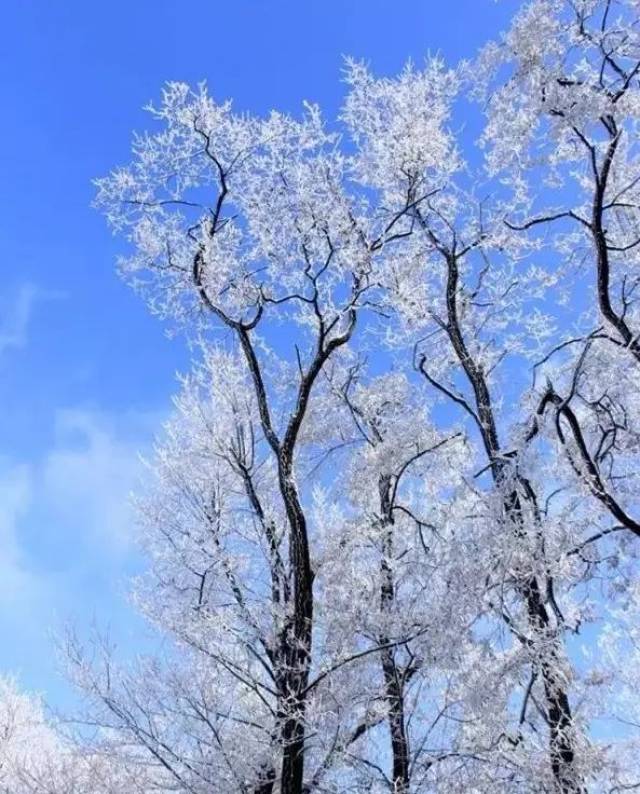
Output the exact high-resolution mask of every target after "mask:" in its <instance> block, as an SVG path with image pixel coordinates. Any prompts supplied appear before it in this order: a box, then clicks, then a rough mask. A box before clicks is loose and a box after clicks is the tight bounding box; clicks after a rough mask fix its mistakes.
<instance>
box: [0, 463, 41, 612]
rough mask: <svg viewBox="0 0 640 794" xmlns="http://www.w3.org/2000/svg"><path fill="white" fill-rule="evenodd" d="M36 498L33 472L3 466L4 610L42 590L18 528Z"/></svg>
mask: <svg viewBox="0 0 640 794" xmlns="http://www.w3.org/2000/svg"><path fill="white" fill-rule="evenodd" d="M32 498H33V477H32V472H31V470H30V468H29V466H27V465H26V464H19V465H15V466H10V465H8V464H7V463H6V462H3V463H2V464H1V465H0V549H2V553H1V554H0V599H1V601H2V604H3V607H5V608H7V607H9V608H12V609H13V608H15V607H16V605H18V604H19V603H20V602H21V601H22V600H23V599H24V597H25V595H28V594H31V595H33V593H34V590H36V589H39V585H38V580H37V579H36V578H35V577H33V576H32V574H31V573H30V572H29V569H28V564H27V561H26V560H25V558H24V554H23V551H22V549H21V545H20V538H19V525H20V521H21V520H22V519H23V517H24V516H25V515H26V513H27V512H28V510H29V506H30V504H31V500H32Z"/></svg>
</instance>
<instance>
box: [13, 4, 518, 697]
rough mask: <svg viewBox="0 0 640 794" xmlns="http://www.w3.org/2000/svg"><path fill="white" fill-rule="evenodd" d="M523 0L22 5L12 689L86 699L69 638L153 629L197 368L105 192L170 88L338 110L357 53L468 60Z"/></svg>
mask: <svg viewBox="0 0 640 794" xmlns="http://www.w3.org/2000/svg"><path fill="white" fill-rule="evenodd" d="M517 5H518V4H517V2H515V0H511V1H510V0H503V2H500V3H497V2H493V0H457V2H456V3H450V4H446V3H442V2H439V1H438V0H233V1H230V2H227V3H221V2H218V0H182V2H178V1H177V0H128V2H124V0H110V2H108V3H96V2H87V0H63V1H62V2H53V1H52V0H13V1H12V2H5V3H3V4H2V14H1V19H2V23H3V24H2V27H1V29H2V33H1V34H0V35H1V36H2V42H1V44H0V74H2V82H1V84H0V107H2V109H3V114H2V115H3V120H2V124H0V172H1V173H2V175H3V185H4V189H3V190H2V191H1V193H0V204H1V207H0V219H1V220H0V262H1V263H2V264H1V270H2V279H1V280H0V406H1V410H0V544H1V545H0V636H2V637H3V638H4V641H3V642H2V643H0V672H14V673H17V674H18V675H19V677H20V680H21V682H22V684H23V685H24V686H25V687H28V688H31V689H37V690H40V691H42V692H44V693H45V694H46V695H47V697H48V698H49V699H50V700H51V701H52V702H53V703H54V704H64V703H65V702H67V699H68V697H69V692H68V688H67V687H66V684H65V682H64V679H63V678H62V677H61V675H60V674H59V673H58V671H57V662H56V658H55V655H54V653H53V644H52V641H51V637H50V635H51V633H52V632H56V631H58V630H59V629H60V627H61V626H62V625H63V624H64V623H65V621H69V620H70V621H72V622H74V623H75V624H76V625H77V626H78V627H79V630H80V631H81V632H82V631H84V630H86V629H87V627H88V626H89V625H90V624H91V622H93V621H94V620H95V621H96V622H98V623H99V624H100V625H107V624H109V625H110V627H111V631H112V633H113V635H114V637H115V638H116V640H118V642H119V644H120V646H121V647H122V648H123V650H124V652H125V653H126V652H129V651H132V650H133V649H135V648H136V646H137V643H138V641H139V640H138V638H139V634H140V631H141V626H140V623H139V622H138V621H137V619H136V617H135V615H134V613H133V611H132V609H131V608H130V607H129V606H128V604H127V600H126V597H125V593H126V588H127V584H126V582H127V578H128V577H129V576H130V574H131V573H132V572H133V571H135V570H137V569H138V567H139V565H140V560H139V559H138V558H137V556H136V553H135V545H134V540H133V530H132V522H131V516H130V511H129V508H128V503H127V499H128V494H129V492H130V491H131V489H132V488H133V487H135V483H136V481H137V479H138V478H139V474H140V464H139V458H138V456H139V453H140V452H144V450H145V449H147V448H148V446H149V443H150V440H151V438H152V436H153V433H154V431H155V430H157V429H158V425H159V423H160V422H161V421H162V418H163V416H165V415H166V413H167V411H168V410H169V403H170V396H171V394H172V392H173V391H174V376H175V373H176V371H177V370H181V369H185V367H186V365H187V360H188V359H187V355H186V352H185V349H184V345H183V343H182V342H181V340H179V339H174V340H170V339H168V338H167V336H166V335H165V333H164V329H163V327H162V325H161V323H159V322H158V321H157V320H155V319H154V318H151V317H149V315H148V314H147V311H146V309H145V307H144V305H143V304H142V302H141V301H140V300H139V299H138V298H137V297H136V296H135V295H134V294H133V293H132V292H130V290H129V289H128V288H127V287H125V286H124V285H123V284H122V283H121V282H120V280H119V279H118V277H117V275H116V272H115V268H114V261H115V257H116V255H117V253H118V250H119V246H120V245H121V243H120V242H119V241H118V240H117V239H114V238H112V237H111V235H110V234H109V232H108V231H107V229H106V227H105V224H104V221H103V219H102V217H101V216H100V215H99V214H98V213H97V212H95V211H94V210H92V209H91V207H90V203H91V200H92V197H93V187H92V184H91V180H92V179H93V178H94V177H96V176H101V175H103V174H105V173H106V172H107V171H109V170H110V169H111V168H112V167H113V166H114V165H116V164H118V163H123V162H126V161H127V160H128V152H129V143H130V138H131V132H132V131H133V130H134V129H138V130H141V129H144V128H145V127H146V126H148V120H147V118H146V114H145V113H144V112H143V110H142V106H143V105H144V104H146V103H147V102H148V101H149V100H151V99H155V98H157V97H158V95H159V90H160V87H161V85H162V83H163V82H164V81H165V80H185V81H188V82H193V83H195V82H198V81H200V80H206V81H207V82H208V84H209V86H210V90H211V91H212V93H213V94H214V96H216V98H218V99H222V98H226V97H232V98H233V99H234V103H235V107H236V108H237V109H242V110H250V111H253V112H257V113H260V112H266V111H268V110H269V109H270V108H272V107H277V108H279V109H281V110H288V111H291V112H297V111H298V109H299V108H300V105H301V102H302V101H303V100H305V99H307V100H311V101H317V102H319V103H320V104H321V105H322V106H323V108H324V110H325V114H326V115H327V116H328V117H331V116H333V115H335V113H336V112H337V110H338V108H339V106H340V102H341V97H342V91H343V87H342V86H341V84H340V70H341V61H342V56H343V55H347V54H349V55H354V56H356V57H360V58H364V59H366V60H367V61H369V62H370V63H371V66H372V67H373V68H374V70H375V71H376V72H380V73H393V72H395V71H398V70H399V69H400V68H401V67H402V65H403V63H404V62H405V61H406V60H407V59H408V58H412V59H413V60H415V61H420V60H421V59H422V57H423V56H424V55H425V54H426V53H427V52H428V51H430V52H432V53H434V52H440V53H441V54H442V55H443V56H444V57H445V59H447V60H449V61H451V62H456V61H457V60H459V59H460V58H462V57H470V56H472V55H473V54H474V52H475V51H476V49H477V48H478V46H480V45H481V44H482V43H483V42H484V41H486V40H487V39H489V38H491V37H493V36H495V35H496V33H497V32H498V31H499V30H501V29H503V28H504V27H505V25H506V21H507V18H508V16H509V15H510V14H511V13H512V12H513V9H514V6H517Z"/></svg>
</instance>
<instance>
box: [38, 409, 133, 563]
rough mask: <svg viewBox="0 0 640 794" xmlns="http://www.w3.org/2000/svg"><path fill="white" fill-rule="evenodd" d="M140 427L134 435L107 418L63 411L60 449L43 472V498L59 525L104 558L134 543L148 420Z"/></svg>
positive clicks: (48, 459)
mask: <svg viewBox="0 0 640 794" xmlns="http://www.w3.org/2000/svg"><path fill="white" fill-rule="evenodd" d="M127 424H128V425H130V424H131V421H129V422H127ZM135 424H136V425H137V427H136V428H135V430H134V432H133V433H132V434H131V433H130V430H131V428H130V427H129V428H122V427H120V428H118V426H117V425H118V423H117V422H116V421H114V419H113V418H110V417H108V416H107V415H105V414H100V413H96V412H91V411H87V410H64V411H60V412H58V414H57V417H56V423H55V444H54V446H53V448H52V449H50V450H49V451H48V453H47V455H46V456H45V458H44V460H43V461H42V464H41V467H40V475H41V476H40V482H39V492H40V494H41V497H42V498H44V499H45V500H46V502H47V504H48V505H49V511H50V514H52V515H53V516H54V517H55V523H56V524H57V525H64V526H66V527H68V528H70V529H72V530H73V531H75V532H78V533H79V537H78V538H77V541H78V542H79V543H80V544H81V545H90V546H91V545H93V546H97V547H98V548H97V549H96V551H99V552H100V553H104V552H105V551H106V552H109V553H120V552H124V551H126V550H127V549H128V548H129V547H130V545H131V542H132V539H133V525H134V520H133V515H132V511H131V505H130V501H131V500H130V494H131V491H132V490H133V489H134V488H135V487H136V484H137V482H138V480H139V478H140V475H141V473H142V465H141V463H140V457H139V453H140V450H141V447H142V446H144V442H145V441H147V439H146V438H145V439H142V438H141V436H142V435H144V433H142V432H141V429H142V430H144V429H145V427H146V425H147V424H148V419H147V417H144V416H141V417H138V420H137V421H136V422H135ZM128 431H129V432H128Z"/></svg>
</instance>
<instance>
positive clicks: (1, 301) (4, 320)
mask: <svg viewBox="0 0 640 794" xmlns="http://www.w3.org/2000/svg"><path fill="white" fill-rule="evenodd" d="M64 297H65V296H64V293H62V292H55V291H51V290H44V289H42V288H40V287H38V286H36V285H35V284H31V283H25V284H21V285H20V286H19V287H17V289H15V290H14V291H13V292H12V293H9V294H4V295H2V296H1V297H0V357H1V356H3V355H4V354H5V353H6V352H7V350H12V349H19V348H24V347H25V346H26V344H27V341H28V331H29V325H30V323H31V319H32V317H33V312H34V309H35V306H36V304H37V303H38V302H42V301H49V300H59V299H61V298H64Z"/></svg>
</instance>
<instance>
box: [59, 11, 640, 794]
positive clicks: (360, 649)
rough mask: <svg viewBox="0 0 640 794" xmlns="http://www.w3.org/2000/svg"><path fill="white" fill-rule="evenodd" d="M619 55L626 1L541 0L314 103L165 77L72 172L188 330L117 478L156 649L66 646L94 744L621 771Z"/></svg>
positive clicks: (568, 778)
mask: <svg viewBox="0 0 640 794" xmlns="http://www.w3.org/2000/svg"><path fill="white" fill-rule="evenodd" d="M639 75H640V42H639V40H638V19H637V14H636V12H635V10H634V6H633V4H632V3H630V2H622V1H621V2H618V3H614V2H613V0H611V1H609V0H579V1H578V2H573V3H572V2H568V1H567V2H565V0H534V2H531V3H528V4H526V5H524V6H523V8H522V9H521V11H520V12H519V13H518V14H517V15H516V18H515V20H514V22H513V25H512V27H511V29H510V31H509V32H508V33H507V34H505V36H504V37H503V39H502V41H501V42H500V43H499V44H495V45H490V46H489V47H487V48H486V50H485V51H484V52H483V53H482V55H481V56H480V58H479V59H477V60H476V61H475V62H474V63H473V64H462V65H461V66H460V67H459V68H456V69H452V70H450V69H447V68H446V67H445V66H444V65H443V64H442V63H441V62H440V61H439V60H438V59H429V60H427V62H426V64H425V65H424V67H423V68H420V69H418V68H415V67H412V66H409V67H407V68H406V69H405V70H404V71H403V72H402V73H401V74H400V75H398V76H397V77H395V78H376V77H374V76H373V75H372V74H371V73H370V72H369V70H368V69H367V68H366V67H365V66H363V65H362V64H359V63H356V62H348V65H347V70H346V81H347V84H348V93H347V97H346V99H345V103H344V107H343V111H342V115H341V118H340V120H339V123H338V124H336V125H335V127H331V128H330V127H328V126H327V125H325V123H324V122H323V121H322V118H321V115H320V112H319V110H318V108H316V107H315V106H306V108H305V112H304V114H303V116H302V118H301V119H299V120H298V119H294V118H292V117H290V116H286V115H282V114H278V113H275V112H274V113H272V114H271V115H269V116H268V117H266V118H256V117H253V116H249V115H241V114H236V113H234V112H233V111H232V108H231V105H230V104H229V103H223V104H219V103H216V102H215V101H214V100H213V99H212V98H211V97H210V95H209V94H208V93H207V90H206V88H205V87H204V86H199V87H198V88H197V89H195V90H191V89H189V88H188V87H187V86H185V85H183V84H178V83H171V84H169V85H168V86H167V87H166V88H165V91H164V93H163V97H162V103H161V105H160V106H159V107H157V108H155V107H151V108H150V112H151V114H152V116H153V117H154V119H155V120H156V121H157V122H158V123H159V124H160V130H159V131H156V132H154V133H152V134H147V135H143V136H139V137H137V138H136V139H135V141H134V158H133V162H132V164H131V165H130V166H128V167H127V168H122V169H118V170H116V171H114V172H113V173H112V174H111V175H110V176H108V177H106V178H105V179H102V180H99V181H98V199H97V203H98V205H99V206H100V207H101V208H102V209H103V210H104V211H105V213H106V215H107V217H108V220H109V222H110V223H111V225H112V226H113V228H114V229H115V230H116V231H118V232H121V233H123V234H124V236H125V237H126V239H127V241H128V245H129V248H130V250H129V253H128V255H126V256H125V257H123V259H122V261H121V269H122V272H123V273H124V275H125V277H126V278H128V279H129V280H130V281H131V282H132V283H133V285H134V286H135V287H136V288H138V289H140V291H141V292H142V293H143V294H144V295H145V297H146V299H147V300H148V302H149V305H150V307H151V310H152V311H154V312H155V313H157V314H159V315H160V316H161V317H162V318H163V319H165V320H166V321H169V322H171V323H172V324H173V325H174V327H177V328H180V329H182V330H184V331H185V332H186V334H187V336H188V337H189V339H190V341H191V342H192V343H194V350H198V351H199V352H198V355H197V361H196V362H195V365H194V368H193V371H192V372H191V373H190V374H188V375H187V376H186V377H185V378H184V379H183V383H182V390H181V393H180V395H179V396H178V398H177V400H176V404H175V413H174V416H173V418H172V419H171V420H170V421H169V423H168V424H167V426H166V428H165V433H164V437H163V439H162V440H161V441H159V442H158V446H157V449H156V452H155V455H154V459H153V460H152V462H151V464H150V470H151V484H150V486H149V489H148V491H147V492H146V493H145V494H143V495H142V496H141V498H140V500H139V509H140V516H141V522H142V530H143V540H144V543H145V546H146V549H147V552H148V555H149V559H150V561H151V569H150V571H149V573H148V575H147V576H146V577H144V578H143V580H142V581H141V582H140V583H139V585H138V588H137V592H136V598H137V600H138V603H139V605H140V607H141V609H142V611H143V612H144V613H145V614H146V615H147V616H148V618H149V619H150V620H151V621H152V622H153V623H154V624H155V625H156V626H157V627H158V628H159V629H160V631H161V632H162V633H163V634H164V635H166V636H167V637H168V638H169V641H170V645H169V647H168V650H167V652H166V655H165V656H164V658H155V657H151V658H145V659H141V660H140V661H139V663H138V664H137V666H133V667H131V668H129V669H127V668H124V669H122V668H120V667H119V666H118V665H117V664H116V662H115V659H114V658H113V654H112V652H111V650H110V648H109V647H108V646H107V645H103V646H99V652H98V654H97V657H96V658H95V659H94V660H93V661H92V660H91V659H90V658H89V657H88V656H87V655H86V654H85V652H84V651H83V649H82V648H81V646H80V645H79V644H77V643H75V642H71V643H70V645H69V649H68V657H69V660H70V666H71V670H72V675H73V677H74V679H75V680H76V682H77V683H78V685H79V686H80V687H81V689H83V690H84V692H85V693H86V694H87V695H88V696H89V697H90V699H91V700H92V703H93V712H92V716H91V719H92V721H93V722H94V724H96V725H98V726H99V728H100V731H99V736H100V748H101V752H102V757H108V758H110V759H114V763H115V764H116V768H117V769H125V770H127V774H131V773H130V770H131V769H132V768H138V769H139V768H141V764H142V763H144V775H145V778H144V780H145V781H150V784H151V785H153V786H154V787H155V788H156V789H159V790H178V791H185V792H193V794H196V793H197V794H200V792H205V791H210V790H211V789H212V787H213V788H215V789H216V790H219V791H228V792H246V794H249V792H251V794H275V792H281V794H302V792H305V793H306V792H316V791H318V792H320V791H325V792H341V791H354V792H357V791H392V792H396V794H410V792H427V791H438V792H452V793H453V792H455V791H478V792H480V791H492V792H505V794H506V792H512V791H521V792H531V793H532V794H533V792H539V793H540V794H542V792H558V794H582V793H583V792H586V791H587V790H589V787H590V786H591V785H592V783H593V785H597V786H610V787H611V790H612V791H613V790H615V787H616V786H630V785H635V783H634V775H635V774H636V773H635V770H634V768H633V765H632V764H627V763H624V762H623V761H624V759H623V751H624V747H626V746H627V745H626V743H627V741H631V739H629V737H627V736H625V737H624V741H622V742H621V743H619V745H618V749H616V748H610V747H607V746H605V745H604V744H603V742H600V741H599V740H598V739H597V736H596V735H595V734H594V731H593V725H594V724H595V722H594V721H595V720H596V719H600V718H602V716H603V715H607V714H613V713H618V712H617V711H615V709H616V708H619V707H618V706H617V705H616V700H617V694H619V693H616V692H615V683H616V682H619V683H620V686H621V687H622V688H625V687H626V688H627V691H628V688H629V686H630V682H629V680H628V676H627V675H626V672H625V670H624V665H623V664H622V665H621V664H620V659H621V657H622V656H623V655H624V653H625V652H629V653H631V652H635V645H634V644H633V643H632V645H633V648H628V647H627V646H625V643H624V641H623V640H621V636H622V635H621V634H620V632H619V631H618V630H617V628H616V626H617V625H622V623H623V622H624V621H623V619H622V618H621V617H620V615H621V614H622V613H621V611H620V610H621V609H622V607H623V606H624V607H625V609H626V610H627V613H626V614H632V615H635V613H636V612H635V610H636V606H637V605H636V601H637V595H636V590H637V588H636V586H635V584H634V582H635V581H636V579H637V564H636V560H635V554H636V552H635V551H630V550H629V545H628V539H627V537H626V536H629V539H633V540H635V536H636V535H638V534H640V523H638V521H639V518H638V516H640V513H639V512H638V508H637V488H636V484H635V470H636V469H637V460H636V457H637V455H636V450H637V449H638V440H639V437H638V430H637V427H638V425H637V422H636V419H637V417H636V414H637V407H636V405H637V400H635V399H634V397H635V393H636V388H637V387H636V384H637V372H636V367H637V365H638V363H639V362H640V353H639V349H640V348H639V349H636V348H637V334H636V331H635V330H634V326H635V325H636V324H637V322H636V320H637V318H636V316H635V315H636V311H637V310H636V304H635V296H634V293H635V290H636V289H637V286H638V283H639V282H638V275H637V273H636V272H635V270H636V262H635V259H636V257H637V251H638V250H640V247H639V246H638V240H639V239H640V234H639V233H638V223H637V218H636V215H637V212H638V208H639V207H640V205H638V202H637V201H636V193H637V187H638V175H637V174H636V171H637V162H636V161H637V153H636V151H635V149H636V146H637V132H638V130H637V124H638V121H637V116H638V113H637V109H638V95H639V90H640V83H639V80H638V76H639ZM467 90H469V91H470V92H471V93H472V94H474V95H476V96H478V95H479V96H481V97H483V99H484V100H485V104H486V108H487V114H488V116H487V122H486V127H485V131H484V134H483V137H482V146H483V147H484V148H485V150H486V152H485V154H486V160H485V163H484V165H485V166H486V168H484V167H483V164H482V163H478V159H479V158H478V155H477V153H476V152H474V151H473V150H472V149H471V147H469V145H468V143H469V142H468V141H467V139H466V137H465V136H464V135H458V134H457V133H456V132H455V130H456V121H455V120H456V113H458V112H459V110H460V108H461V107H463V108H464V110H465V112H473V111H472V109H470V107H469V106H468V105H465V104H464V102H465V99H464V96H463V94H464V92H465V91H467ZM551 229H553V230H554V231H553V232H551ZM551 234H553V235H555V236H553V237H551V238H550V237H549V236H548V235H551ZM549 243H550V244H549ZM585 273H586V274H587V276H585ZM590 288H592V291H591V292H590ZM617 294H619V295H620V297H619V298H616V295H617ZM582 307H585V310H584V311H583V310H582ZM194 358H195V356H194ZM541 374H544V376H545V378H544V379H546V383H544V384H543V380H544V379H543V378H542V377H541ZM541 384H542V385H541ZM567 461H568V463H569V465H568V466H567V465H566V464H567ZM611 517H613V519H614V521H615V524H614V525H613V526H611V525H610V522H611ZM598 588H600V592H596V591H597V589H598ZM594 593H595V595H594ZM607 607H610V608H611V610H612V614H611V615H608V614H607ZM613 615H615V618H614V617H613ZM584 626H587V628H588V629H589V630H591V629H594V630H595V631H596V632H597V633H598V634H599V635H600V640H601V642H602V643H603V647H606V653H607V657H606V658H608V659H610V662H609V665H608V668H607V670H606V674H605V673H603V672H602V670H601V669H600V666H599V663H598V662H597V661H594V660H592V659H591V660H589V659H587V660H586V661H585V659H584V658H582V656H581V655H580V653H579V652H577V650H576V643H575V641H574V638H573V635H577V634H579V633H580V632H581V631H582V630H583V628H584ZM625 648H626V651H625V650H624V649H625ZM623 710H626V711H625V713H628V714H629V715H631V711H632V709H630V707H629V706H628V704H626V705H624V706H623ZM631 716H632V715H631ZM632 720H633V717H632ZM142 759H144V762H143V761H142ZM118 764H120V765H121V766H120V767H118V766H117V765H118ZM122 765H123V766H122ZM132 765H133V767H132ZM118 774H120V773H118ZM122 774H124V773H122ZM145 785H146V783H145Z"/></svg>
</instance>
